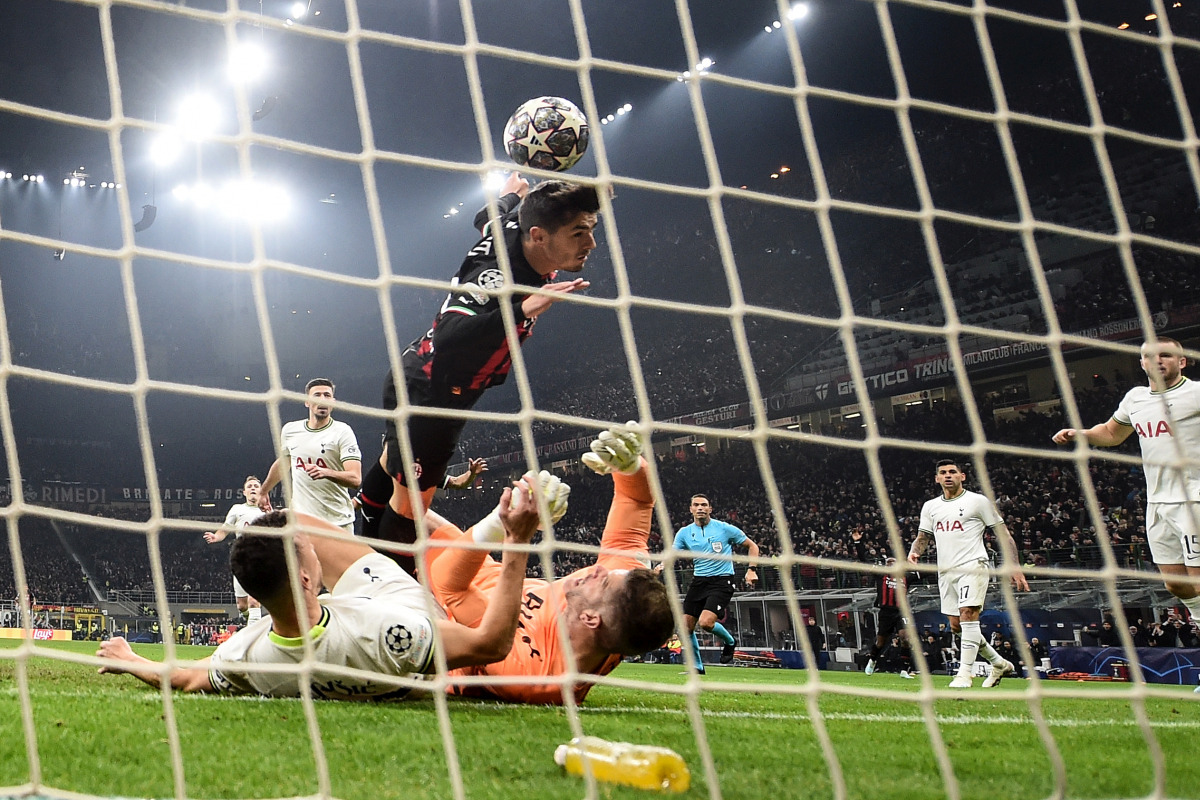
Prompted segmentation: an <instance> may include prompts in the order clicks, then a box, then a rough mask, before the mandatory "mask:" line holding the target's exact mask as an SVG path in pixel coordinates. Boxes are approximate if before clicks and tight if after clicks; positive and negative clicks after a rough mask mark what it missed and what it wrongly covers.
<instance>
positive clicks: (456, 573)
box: [426, 424, 675, 704]
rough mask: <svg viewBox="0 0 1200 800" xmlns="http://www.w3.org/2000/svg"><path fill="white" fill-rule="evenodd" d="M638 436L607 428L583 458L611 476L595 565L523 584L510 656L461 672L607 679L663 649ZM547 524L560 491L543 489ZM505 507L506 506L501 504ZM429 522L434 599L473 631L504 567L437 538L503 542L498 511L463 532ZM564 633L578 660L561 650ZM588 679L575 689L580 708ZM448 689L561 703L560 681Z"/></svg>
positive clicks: (662, 603) (664, 623) (664, 628)
mask: <svg viewBox="0 0 1200 800" xmlns="http://www.w3.org/2000/svg"><path fill="white" fill-rule="evenodd" d="M641 449H642V444H641V439H640V437H639V436H638V434H637V433H636V431H634V430H633V428H632V424H631V425H624V426H618V427H615V428H613V429H611V430H610V431H605V432H603V433H601V434H600V436H599V437H598V438H597V439H596V440H595V441H593V442H592V452H591V453H588V454H586V455H585V456H584V457H583V461H584V463H585V464H587V466H588V467H590V468H591V469H593V470H594V471H596V472H598V473H600V474H601V475H606V474H611V475H612V479H613V500H612V504H611V506H610V507H609V512H608V520H607V522H606V524H605V526H604V534H603V537H602V538H601V540H600V547H601V548H602V549H603V550H607V551H610V552H602V553H601V554H600V556H599V557H598V558H597V560H596V563H595V564H594V565H593V566H590V567H585V568H584V569H580V570H577V571H575V572H573V573H571V574H570V575H567V576H566V577H564V578H561V579H559V580H552V581H546V580H540V579H529V580H526V581H525V586H524V588H523V590H522V592H521V610H520V619H519V621H518V622H517V630H516V632H515V638H514V641H513V642H512V649H511V650H510V651H509V653H508V655H507V657H506V658H504V659H503V660H499V661H496V662H494V663H491V664H487V665H476V666H467V667H465V668H463V669H461V670H460V671H459V674H460V675H471V676H475V675H487V676H504V677H509V678H511V677H513V676H522V675H524V676H529V677H533V678H542V679H554V678H559V677H561V676H563V675H565V674H566V673H567V672H568V667H569V666H572V667H573V669H574V670H575V671H576V672H578V673H583V674H587V675H607V674H608V673H610V672H612V671H613V670H614V669H615V668H616V666H617V665H618V664H620V663H621V657H622V656H625V655H641V654H643V653H648V652H650V651H651V650H655V649H657V648H659V647H661V646H662V644H663V642H665V641H666V640H667V638H668V637H670V635H671V633H672V632H673V631H674V629H675V620H674V617H673V616H672V614H671V607H670V604H669V602H668V599H667V589H666V586H664V585H663V583H662V581H660V580H659V579H658V577H657V576H656V575H655V574H654V573H653V572H651V571H650V570H649V569H646V568H645V565H646V564H648V563H649V559H650V554H649V551H648V548H647V540H648V538H649V536H650V524H651V520H652V518H653V510H654V497H653V495H652V494H651V492H650V484H649V481H648V480H647V477H646V470H645V468H644V466H645V462H644V461H642V459H641V455H640V454H641ZM544 495H545V497H546V501H547V507H548V508H549V510H550V514H551V520H552V521H555V522H556V521H557V520H558V519H560V518H561V517H562V515H563V514H564V513H565V512H566V503H565V499H566V498H565V495H563V494H562V493H561V492H559V491H557V490H556V489H555V487H554V486H549V487H546V491H545V492H544ZM501 507H503V504H502V505H501ZM426 521H427V523H428V525H429V528H430V530H432V531H433V534H432V535H431V536H432V538H433V539H434V546H432V547H431V548H430V550H429V551H428V554H427V557H428V558H429V571H428V574H429V576H430V580H431V581H432V588H433V591H434V595H435V596H436V597H437V599H438V602H439V603H441V605H442V607H443V608H445V610H446V612H447V614H449V615H450V617H451V618H452V619H454V620H455V621H457V622H460V623H462V624H464V625H476V624H479V623H480V622H481V620H486V619H487V615H488V614H490V613H492V606H493V604H494V603H496V602H497V600H499V599H501V593H502V592H503V591H504V589H503V588H502V587H501V583H500V581H501V576H502V565H501V564H497V563H496V562H495V561H494V560H493V559H492V558H491V557H490V556H489V555H488V554H487V553H486V552H484V551H483V550H480V549H473V550H468V549H465V548H461V547H437V546H436V545H437V543H438V542H439V541H444V542H453V541H475V542H493V541H499V537H501V536H502V535H503V527H502V525H501V524H500V523H501V520H500V518H499V510H497V511H493V512H492V514H490V515H488V517H486V518H484V519H483V520H482V521H481V522H479V523H478V524H477V525H475V526H474V527H473V528H471V529H470V530H468V531H466V532H465V533H464V532H462V531H460V530H459V529H458V528H457V527H455V526H454V525H453V524H451V523H449V522H447V521H446V520H445V519H443V518H441V517H439V516H438V515H436V514H434V513H433V512H427V515H426ZM564 633H565V635H566V638H567V640H568V641H569V642H570V646H571V652H572V654H573V655H574V664H573V665H572V664H571V662H570V661H569V659H568V657H567V653H566V652H565V650H564V646H563V641H562V636H563V634H564ZM591 686H592V684H591V683H587V682H584V683H576V684H574V686H573V687H572V691H573V692H574V695H575V700H576V702H581V701H582V700H583V699H584V697H585V696H586V695H587V693H588V690H589V689H591ZM452 691H454V692H455V693H457V694H463V695H467V696H474V697H479V696H482V697H494V698H499V699H502V700H509V701H514V702H521V703H539V704H560V703H562V702H563V692H562V688H561V685H560V684H559V683H557V682H554V681H552V680H548V681H544V682H540V683H527V684H523V683H522V684H513V683H508V684H502V685H500V684H498V685H489V686H480V685H470V686H459V687H455V688H454V689H453V690H452Z"/></svg>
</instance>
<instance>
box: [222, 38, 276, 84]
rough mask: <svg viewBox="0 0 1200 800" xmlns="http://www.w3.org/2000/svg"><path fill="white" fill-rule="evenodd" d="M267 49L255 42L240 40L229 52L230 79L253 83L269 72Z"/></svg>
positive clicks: (235, 81)
mask: <svg viewBox="0 0 1200 800" xmlns="http://www.w3.org/2000/svg"><path fill="white" fill-rule="evenodd" d="M267 64H268V59H267V51H266V50H264V49H263V48H262V47H261V46H260V45H258V44H256V43H255V42H239V43H238V44H237V45H235V46H234V48H233V51H232V52H231V53H230V54H229V79H230V80H231V81H233V82H234V83H253V82H255V81H257V80H258V79H260V78H262V77H263V76H264V75H266V73H267Z"/></svg>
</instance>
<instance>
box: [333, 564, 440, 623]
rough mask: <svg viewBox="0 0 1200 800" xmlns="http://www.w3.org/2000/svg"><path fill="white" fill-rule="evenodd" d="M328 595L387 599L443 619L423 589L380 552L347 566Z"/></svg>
mask: <svg viewBox="0 0 1200 800" xmlns="http://www.w3.org/2000/svg"><path fill="white" fill-rule="evenodd" d="M331 593H332V594H333V595H334V596H335V597H336V596H342V595H353V596H356V597H364V596H365V597H386V598H388V599H389V600H394V601H395V602H396V604H397V605H400V606H404V607H405V608H409V609H412V610H413V611H418V612H420V613H422V614H429V613H431V610H432V611H433V612H434V613H435V614H436V616H437V617H444V615H443V614H441V613H440V612H441V607H440V606H439V605H438V604H437V601H436V600H434V599H433V598H432V596H431V595H430V594H429V592H428V591H426V589H425V587H424V586H422V585H421V584H419V583H417V581H416V579H414V578H413V577H412V576H411V575H409V574H408V573H407V572H405V571H404V570H402V569H400V567H399V565H397V564H396V562H395V561H392V560H391V559H390V558H388V557H387V556H385V555H383V554H381V553H368V554H367V555H365V556H363V557H362V558H360V559H359V560H358V561H355V562H354V563H353V564H351V565H350V566H349V567H347V568H346V571H345V572H343V573H342V577H341V578H339V579H338V582H337V586H334V587H333V590H332V592H331Z"/></svg>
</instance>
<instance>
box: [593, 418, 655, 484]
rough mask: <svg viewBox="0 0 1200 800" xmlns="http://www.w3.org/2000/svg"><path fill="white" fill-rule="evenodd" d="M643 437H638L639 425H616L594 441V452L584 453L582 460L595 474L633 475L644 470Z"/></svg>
mask: <svg viewBox="0 0 1200 800" xmlns="http://www.w3.org/2000/svg"><path fill="white" fill-rule="evenodd" d="M641 454H642V437H641V436H639V435H638V424H637V423H636V422H626V423H625V424H624V425H616V426H613V427H612V428H609V429H608V430H606V431H601V432H600V435H599V436H597V437H596V438H595V439H593V440H592V452H590V453H584V454H583V458H582V459H581V460H582V461H583V463H584V464H585V465H586V466H587V467H588V469H591V470H592V471H593V472H598V473H600V474H601V475H607V474H608V473H610V472H613V471H616V472H620V473H621V474H622V475H633V474H634V473H635V472H637V471H638V470H639V469H641V468H642V463H641V460H640V459H639V456H640V455H641Z"/></svg>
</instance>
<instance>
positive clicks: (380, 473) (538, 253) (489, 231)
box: [359, 173, 600, 573]
mask: <svg viewBox="0 0 1200 800" xmlns="http://www.w3.org/2000/svg"><path fill="white" fill-rule="evenodd" d="M503 191H504V194H503V196H502V197H501V198H500V201H499V211H500V218H499V221H498V223H488V224H484V223H486V222H487V219H488V216H487V213H486V211H485V212H481V213H480V214H479V215H477V216H476V218H475V221H476V225H477V226H478V227H480V229H481V232H482V233H483V234H484V236H483V238H482V239H480V240H479V242H478V243H476V245H475V246H474V247H472V248H471V250H470V251H469V252H468V253H467V257H466V259H464V261H463V263H462V266H461V267H459V270H458V274H457V275H455V276H454V279H453V281H452V283H453V285H454V289H453V290H452V291H451V292H450V294H449V295H447V296H446V301H445V302H444V303H442V307H441V309H440V310H439V311H438V314H437V316H436V317H435V318H434V320H433V325H432V326H430V328H429V330H428V331H427V332H426V333H425V335H424V336H422V337H420V338H419V339H417V340H416V341H414V342H413V343H412V344H411V345H409V347H408V349H406V350H405V351H404V354H403V356H402V357H401V364H402V367H403V369H404V384H405V388H406V389H407V392H408V402H409V404H410V405H411V406H432V407H436V408H447V409H456V410H461V409H469V408H471V407H472V406H474V405H475V403H476V401H478V400H479V398H480V397H481V396H482V395H483V393H484V392H485V391H486V390H487V389H488V388H490V387H492V386H497V385H499V384H501V383H503V382H504V380H505V378H506V377H508V371H509V368H510V367H511V365H512V360H511V358H512V354H511V353H510V352H509V348H508V338H507V337H506V335H505V331H504V319H503V316H502V312H501V303H505V302H507V303H510V304H511V309H512V316H513V321H514V323H515V325H516V333H517V340H518V341H519V342H521V343H524V341H525V339H526V338H528V337H529V335H530V334H531V333H532V332H533V326H534V323H536V322H537V318H538V317H539V316H540V315H541V314H542V313H543V312H545V311H546V309H548V308H550V306H551V305H553V304H554V303H555V302H557V301H558V300H559V299H561V298H562V297H564V296H565V295H567V294H570V293H572V292H576V291H580V290H582V289H586V288H587V287H588V286H589V283H588V282H587V281H585V280H583V279H582V278H575V279H574V280H567V281H560V280H557V274H558V273H559V272H580V271H581V270H582V269H583V267H584V264H585V263H586V262H587V258H588V255H589V254H590V253H591V252H592V250H594V249H595V248H596V238H595V235H594V232H595V228H596V223H597V214H598V212H599V210H600V200H599V197H598V196H597V194H596V190H595V188H593V187H591V186H579V185H576V184H571V183H567V182H565V181H545V182H543V183H541V184H539V185H537V186H536V187H534V188H532V189H530V188H529V184H528V183H527V182H526V181H525V180H524V179H522V178H521V177H520V176H519V175H517V174H516V173H513V174H512V175H511V176H510V177H509V179H508V182H507V183H506V184H505V187H504V190H503ZM497 228H498V229H499V232H497ZM499 246H503V247H504V248H505V251H506V252H507V253H508V262H509V266H510V267H511V269H512V277H513V280H514V282H515V283H516V284H518V285H522V286H530V287H536V288H538V289H542V290H544V291H546V292H549V293H550V294H537V295H535V294H513V295H512V296H511V298H502V297H500V296H497V295H494V294H490V293H489V291H494V290H496V289H499V288H501V287H502V286H503V285H504V282H505V278H504V273H503V271H502V270H501V269H500V264H499V262H498V257H497V253H496V249H497V247H499ZM383 394H384V396H383V404H384V408H387V409H389V410H391V409H395V408H396V406H397V399H396V398H397V390H396V386H395V382H394V379H393V376H392V374H391V373H388V378H387V382H386V384H385V385H384V390H383ZM465 424H466V421H465V420H462V419H452V418H447V417H432V416H412V417H410V418H409V420H408V435H409V440H410V442H411V444H412V449H413V461H414V463H413V471H414V472H415V473H416V477H417V482H418V488H419V490H420V493H421V500H422V508H420V509H414V508H413V507H412V503H411V500H410V495H409V491H408V488H407V484H406V481H405V476H404V467H403V460H402V457H401V452H400V443H399V439H398V437H397V433H396V424H395V421H394V420H392V419H389V420H388V422H387V433H386V436H385V445H384V451H383V456H382V457H381V458H380V463H379V465H378V466H377V467H376V468H373V469H372V470H371V472H370V473H369V474H368V475H367V477H366V478H365V479H364V481H363V485H362V492H361V494H360V496H359V501H360V505H361V508H362V510H363V512H364V518H365V519H366V522H365V524H364V526H363V534H364V535H366V536H371V537H375V538H379V539H384V540H386V541H390V542H397V543H400V544H412V543H413V542H415V541H416V523H415V522H414V521H413V520H414V518H415V516H416V514H419V513H424V509H425V508H426V507H428V505H429V502H430V501H431V500H432V499H433V494H434V492H435V491H436V490H437V489H438V488H439V487H441V486H442V481H443V478H444V477H445V474H446V467H447V466H448V465H449V463H450V460H451V458H453V456H454V451H455V448H456V447H457V446H458V437H459V434H461V433H462V429H463V426H464V425H465ZM388 555H390V556H392V558H394V559H395V560H396V561H397V562H398V563H399V564H400V566H401V567H403V568H405V569H407V570H408V571H409V572H410V573H415V565H414V560H413V558H412V556H410V555H407V554H398V553H389V554H388Z"/></svg>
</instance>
